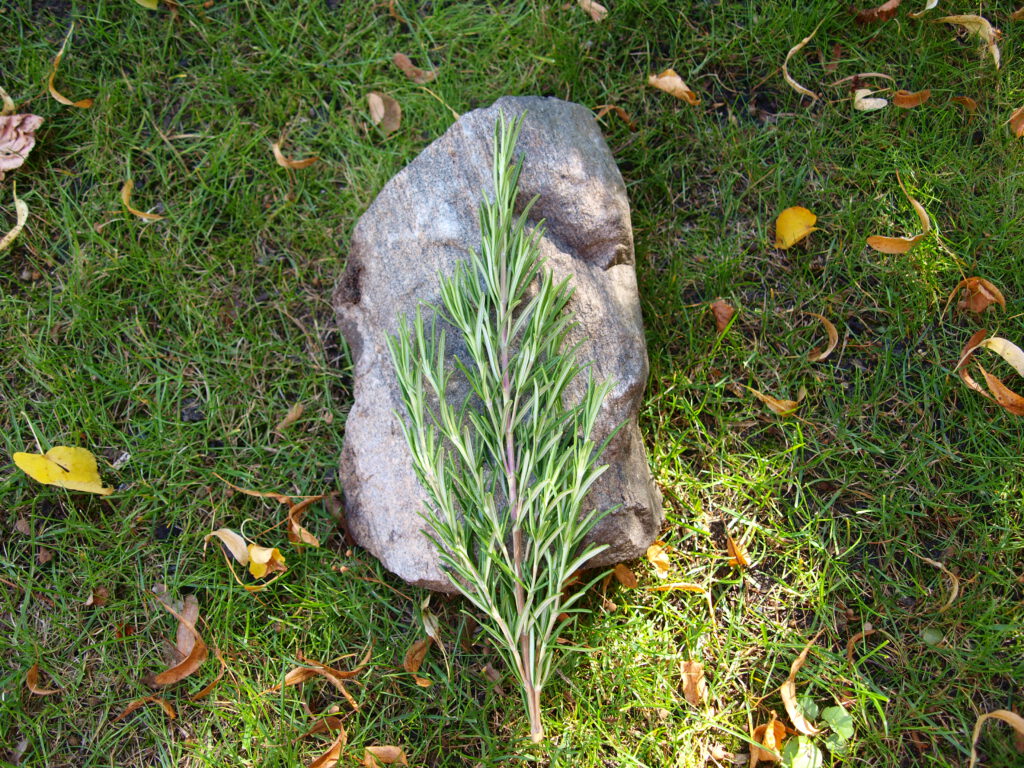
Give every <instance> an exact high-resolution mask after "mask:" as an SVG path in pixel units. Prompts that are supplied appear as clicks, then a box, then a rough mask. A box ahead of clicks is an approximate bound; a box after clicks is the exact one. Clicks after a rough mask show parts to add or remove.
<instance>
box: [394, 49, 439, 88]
mask: <svg viewBox="0 0 1024 768" xmlns="http://www.w3.org/2000/svg"><path fill="white" fill-rule="evenodd" d="M391 61H392V62H394V65H395V66H396V67H398V68H399V69H400V70H402V74H403V75H405V76H406V77H408V78H409V79H410V80H412V81H413V82H414V83H416V84H417V85H424V84H426V83H429V82H432V81H433V80H434V79H435V78H436V77H437V72H434V71H432V70H424V69H420V68H419V67H417V66H416V65H415V64H413V63H412V59H410V58H409V57H408V56H406V55H405V54H404V53H396V54H395V55H394V56H393V57H392V59H391Z"/></svg>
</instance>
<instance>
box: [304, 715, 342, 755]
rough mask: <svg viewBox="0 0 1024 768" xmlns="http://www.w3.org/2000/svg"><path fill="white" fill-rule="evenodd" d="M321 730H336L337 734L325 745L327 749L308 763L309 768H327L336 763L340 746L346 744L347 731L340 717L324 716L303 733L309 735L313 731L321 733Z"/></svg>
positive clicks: (339, 753)
mask: <svg viewBox="0 0 1024 768" xmlns="http://www.w3.org/2000/svg"><path fill="white" fill-rule="evenodd" d="M323 731H337V732H338V735H337V736H335V737H334V741H332V742H331V744H330V746H329V747H327V751H326V752H324V753H323V754H322V755H320V756H319V757H318V758H316V760H314V761H313V762H311V763H310V764H309V768H329V766H334V765H336V764H337V762H338V758H339V757H341V748H342V747H344V746H345V745H346V744H348V733H347V732H346V731H345V726H344V724H343V723H342V722H341V718H339V717H325V718H324V719H322V720H320V721H319V722H318V723H317V724H316V725H315V726H313V727H312V728H310V729H309V731H307V732H306V733H305V735H306V736H310V735H312V734H314V733H322V732H323Z"/></svg>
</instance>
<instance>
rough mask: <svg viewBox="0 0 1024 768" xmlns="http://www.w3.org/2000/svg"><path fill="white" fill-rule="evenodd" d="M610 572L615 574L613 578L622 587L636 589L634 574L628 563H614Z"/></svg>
mask: <svg viewBox="0 0 1024 768" xmlns="http://www.w3.org/2000/svg"><path fill="white" fill-rule="evenodd" d="M612 573H613V574H614V575H615V580H616V581H617V582H619V584H621V585H622V586H623V587H625V588H626V589H636V587H637V580H636V574H635V573H633V571H632V570H631V569H630V567H629V566H628V565H626V564H625V563H616V564H615V568H614V569H613V570H612Z"/></svg>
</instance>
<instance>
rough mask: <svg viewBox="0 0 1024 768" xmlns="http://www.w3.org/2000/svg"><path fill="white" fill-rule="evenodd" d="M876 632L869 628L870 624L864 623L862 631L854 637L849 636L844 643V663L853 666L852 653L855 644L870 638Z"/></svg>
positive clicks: (871, 627)
mask: <svg viewBox="0 0 1024 768" xmlns="http://www.w3.org/2000/svg"><path fill="white" fill-rule="evenodd" d="M877 631H878V630H877V629H875V628H874V627H873V626H871V623H870V622H864V629H862V630H861V631H860V632H858V633H857V634H855V635H851V637H850V639H849V640H847V641H846V661H847V663H849V664H853V651H854V649H855V648H856V647H857V643H859V642H860V641H861V640H863V639H864V638H866V637H871V636H872V635H873V634H875V632H877Z"/></svg>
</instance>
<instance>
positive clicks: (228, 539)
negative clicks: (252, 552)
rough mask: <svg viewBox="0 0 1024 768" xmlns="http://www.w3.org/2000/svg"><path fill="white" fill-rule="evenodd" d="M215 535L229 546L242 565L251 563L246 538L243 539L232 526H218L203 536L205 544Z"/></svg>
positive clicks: (232, 554) (233, 555)
mask: <svg viewBox="0 0 1024 768" xmlns="http://www.w3.org/2000/svg"><path fill="white" fill-rule="evenodd" d="M213 537H217V538H218V539H220V541H221V542H223V544H224V546H225V547H227V549H228V551H229V552H230V553H231V556H232V557H233V558H235V560H237V561H238V563H239V564H240V565H248V564H249V548H248V546H247V545H246V543H245V539H243V538H242V537H241V536H240V535H239V534H237V533H235V532H234V531H232V530H231V529H230V528H218V529H217V530H216V531H213V532H212V533H208V534H206V536H204V537H203V543H204V545H205V544H207V543H209V541H210V539H211V538H213Z"/></svg>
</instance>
